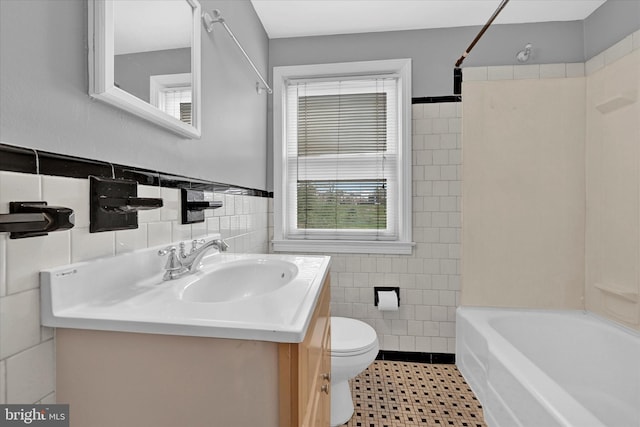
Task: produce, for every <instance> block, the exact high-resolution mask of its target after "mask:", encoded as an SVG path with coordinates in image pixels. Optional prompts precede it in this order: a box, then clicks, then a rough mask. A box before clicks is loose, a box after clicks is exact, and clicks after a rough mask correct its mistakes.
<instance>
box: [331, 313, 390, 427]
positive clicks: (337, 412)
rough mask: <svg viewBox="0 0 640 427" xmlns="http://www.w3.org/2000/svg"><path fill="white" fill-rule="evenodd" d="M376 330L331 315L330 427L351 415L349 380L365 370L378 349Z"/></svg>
mask: <svg viewBox="0 0 640 427" xmlns="http://www.w3.org/2000/svg"><path fill="white" fill-rule="evenodd" d="M379 348H380V347H379V345H378V336H377V334H376V331H375V330H374V329H373V328H372V327H371V326H369V325H368V324H366V323H364V322H361V321H359V320H355V319H348V318H346V317H332V318H331V426H332V427H335V426H340V425H342V424H344V423H346V422H347V421H349V419H350V418H351V416H352V415H353V410H354V409H353V399H352V398H351V390H350V389H349V380H350V379H351V378H353V377H355V376H356V375H358V374H359V373H360V372H362V371H364V370H365V369H366V368H367V367H368V366H369V365H370V364H371V363H372V362H373V361H374V360H375V358H376V356H377V355H378V350H379Z"/></svg>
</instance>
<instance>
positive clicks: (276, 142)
mask: <svg viewBox="0 0 640 427" xmlns="http://www.w3.org/2000/svg"><path fill="white" fill-rule="evenodd" d="M382 74H395V75H398V77H399V79H400V88H399V90H398V96H399V97H400V98H401V100H400V107H399V108H398V133H399V135H398V138H399V140H400V141H399V144H398V149H399V151H400V152H399V153H398V160H399V162H398V164H399V172H398V182H399V183H400V188H399V194H398V200H399V205H400V209H399V211H398V236H397V238H396V239H394V240H367V239H351V240H344V239H340V240H325V239H295V238H287V237H286V234H285V233H286V227H285V221H286V220H287V218H286V217H287V206H286V191H287V179H286V176H287V161H286V160H287V159H286V155H287V153H286V139H285V137H286V135H285V129H286V123H285V121H286V111H285V105H286V88H287V81H289V80H300V79H307V78H308V79H339V78H358V77H365V78H366V77H373V76H376V75H382ZM273 76H274V79H273V82H274V97H273V117H274V119H273V153H274V157H273V163H274V168H273V171H274V172H273V178H274V190H275V191H274V236H273V241H272V242H273V250H274V251H275V252H339V253H376V254H411V252H412V248H413V246H414V245H415V244H414V243H413V242H412V241H411V228H412V221H411V211H412V209H411V199H412V194H411V191H412V182H411V178H412V175H411V59H391V60H380V61H358V62H343V63H332V64H312V65H294V66H282V67H274V68H273Z"/></svg>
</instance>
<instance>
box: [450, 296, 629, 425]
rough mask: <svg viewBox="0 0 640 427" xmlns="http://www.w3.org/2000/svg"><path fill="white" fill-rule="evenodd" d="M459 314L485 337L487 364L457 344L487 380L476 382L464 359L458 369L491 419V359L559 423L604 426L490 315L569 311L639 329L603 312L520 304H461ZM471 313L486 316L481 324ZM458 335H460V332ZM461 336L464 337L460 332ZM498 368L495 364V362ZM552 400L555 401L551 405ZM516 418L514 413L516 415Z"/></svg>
mask: <svg viewBox="0 0 640 427" xmlns="http://www.w3.org/2000/svg"><path fill="white" fill-rule="evenodd" d="M457 311H458V315H459V316H461V317H462V318H464V319H465V320H466V322H465V323H466V324H468V325H469V327H471V328H473V329H474V330H475V331H477V333H478V334H480V336H481V337H482V339H484V340H485V344H486V348H487V351H488V354H487V355H486V366H485V364H484V363H482V360H481V359H480V357H479V355H477V354H475V353H471V352H470V351H468V349H466V348H465V347H466V345H465V344H464V343H462V345H461V346H458V345H457V348H460V350H467V354H468V355H471V356H472V357H473V358H474V360H475V361H476V362H477V363H478V365H479V366H480V367H484V369H485V372H484V377H485V380H486V384H482V385H481V384H477V383H476V381H478V380H479V378H477V377H474V376H473V375H471V372H470V371H467V366H466V365H465V362H464V360H460V362H459V369H460V371H461V373H462V374H463V376H465V378H469V381H468V384H469V386H470V387H471V389H472V390H473V391H474V393H476V396H478V399H479V400H480V403H481V404H482V405H483V408H485V411H486V412H487V415H489V417H488V418H491V419H492V422H493V421H495V418H494V416H493V411H492V408H489V407H487V406H486V405H485V402H486V401H487V400H488V396H487V395H486V394H485V392H486V391H487V389H488V388H491V389H492V390H494V393H495V389H494V387H493V384H492V382H491V371H492V360H493V359H495V361H493V363H496V362H497V363H501V364H502V365H503V366H504V367H505V368H506V369H507V371H508V372H509V373H510V375H512V376H513V377H514V378H515V379H516V380H517V381H519V383H520V385H521V386H522V387H523V388H524V389H525V390H526V391H527V392H528V393H529V394H530V395H531V396H532V397H533V398H534V399H535V400H536V401H537V402H538V404H540V405H541V406H543V407H544V408H545V409H547V412H548V414H549V415H550V416H551V417H552V418H554V419H555V420H556V421H557V422H558V424H559V425H562V426H576V425H580V426H603V427H604V426H605V424H604V423H603V422H602V421H601V420H600V419H599V418H597V417H596V416H595V415H594V414H593V413H592V412H591V411H590V409H589V408H586V407H584V406H583V405H582V404H581V403H580V402H578V401H577V400H576V399H575V398H574V397H573V396H571V394H569V392H568V391H566V390H565V389H564V388H562V386H560V385H559V384H557V383H556V382H555V381H554V380H552V379H551V378H550V377H549V376H548V375H547V373H545V372H544V371H542V370H541V369H540V368H539V367H538V366H537V365H536V364H535V363H533V362H532V361H531V360H529V358H528V357H527V356H526V355H525V354H523V353H521V352H520V351H519V350H518V349H516V348H515V347H513V345H512V344H511V343H509V341H508V340H507V339H506V338H505V337H504V336H503V335H502V334H501V333H500V332H498V331H497V330H495V329H494V328H493V327H492V326H491V324H490V323H489V318H494V317H495V316H496V315H498V316H501V315H509V314H514V313H523V312H529V313H532V314H533V313H538V314H539V313H541V312H544V313H549V314H553V313H556V314H562V315H567V314H568V313H571V314H573V315H585V316H588V317H591V318H593V319H594V320H596V321H600V322H603V323H605V324H608V325H610V326H612V327H615V328H616V329H618V330H619V331H620V332H623V333H628V334H631V335H632V336H636V337H638V336H640V334H639V333H638V331H635V330H633V329H630V328H628V327H626V326H624V325H620V324H618V323H616V322H614V321H611V320H610V319H607V318H604V317H602V316H599V315H596V314H594V313H590V312H588V311H586V310H538V309H519V308H493V307H468V306H464V307H458V310H457ZM469 313H476V314H477V313H482V317H483V318H484V319H483V320H486V321H485V322H482V323H480V324H474V323H471V322H470V321H469V320H468V319H467V317H466V315H467V314H469ZM457 336H459V335H458V334H457ZM460 338H462V337H461V336H460ZM516 360H517V361H518V367H517V368H516V367H515V366H514V364H515V361H516ZM493 369H494V370H495V369H496V367H495V366H494V367H493ZM540 390H545V395H544V396H542V395H541V393H540ZM495 394H496V396H497V397H498V399H500V400H501V401H502V403H504V400H503V399H502V396H500V395H499V394H497V393H495ZM549 402H553V405H551V404H550V403H549ZM504 404H505V407H506V409H507V410H508V412H509V413H511V414H513V412H512V411H511V408H509V407H508V405H506V403H504ZM557 408H562V413H561V412H559V410H558V409H557ZM514 418H515V416H514Z"/></svg>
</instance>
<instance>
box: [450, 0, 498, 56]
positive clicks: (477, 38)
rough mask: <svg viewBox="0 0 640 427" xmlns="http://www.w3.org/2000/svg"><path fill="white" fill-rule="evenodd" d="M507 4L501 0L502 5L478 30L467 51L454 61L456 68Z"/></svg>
mask: <svg viewBox="0 0 640 427" xmlns="http://www.w3.org/2000/svg"><path fill="white" fill-rule="evenodd" d="M507 3H509V0H502V3H500V6H498V8H497V9H496V11H495V12H493V15H491V18H489V20H488V21H487V23H486V24H484V27H482V29H481V30H480V32H479V33H478V35H477V36H476V38H475V39H473V41H472V42H471V44H470V45H469V47H468V48H467V50H465V51H464V53H463V54H462V56H461V57H460V58H459V59H458V60H457V61H456V65H455V67H456V68H460V65H462V61H464V59H465V58H466V57H467V55H469V52H471V49H473V47H474V46H475V45H476V43H478V40H480V38H481V37H482V35H483V34H484V32H485V31H487V29H488V28H489V27H490V26H491V24H492V23H493V21H494V19H496V17H497V16H498V14H500V12H502V9H504V7H505V6H506V5H507Z"/></svg>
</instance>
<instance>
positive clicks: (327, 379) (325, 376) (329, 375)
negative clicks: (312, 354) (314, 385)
mask: <svg viewBox="0 0 640 427" xmlns="http://www.w3.org/2000/svg"><path fill="white" fill-rule="evenodd" d="M322 379H323V380H325V381H331V374H330V373H328V372H325V373H324V374H322Z"/></svg>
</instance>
